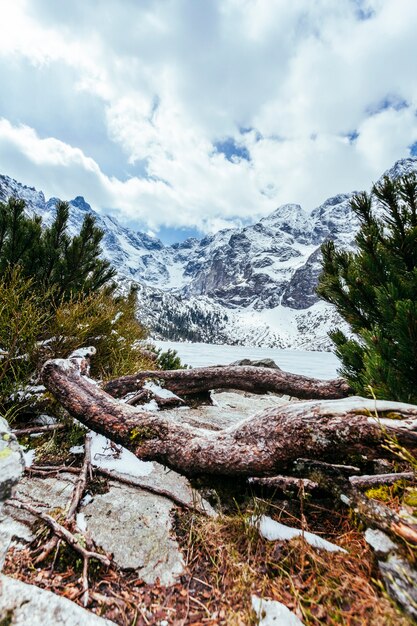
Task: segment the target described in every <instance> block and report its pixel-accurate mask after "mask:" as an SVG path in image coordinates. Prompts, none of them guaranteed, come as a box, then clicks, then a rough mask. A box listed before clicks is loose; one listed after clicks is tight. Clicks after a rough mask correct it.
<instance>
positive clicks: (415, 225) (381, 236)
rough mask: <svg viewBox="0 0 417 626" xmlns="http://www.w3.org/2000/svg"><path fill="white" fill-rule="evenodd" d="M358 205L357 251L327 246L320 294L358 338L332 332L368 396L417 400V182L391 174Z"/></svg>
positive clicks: (346, 369)
mask: <svg viewBox="0 0 417 626" xmlns="http://www.w3.org/2000/svg"><path fill="white" fill-rule="evenodd" d="M351 206H352V209H353V210H354V212H355V213H356V215H357V216H358V218H359V220H360V230H359V232H358V234H357V236H356V248H357V250H356V251H355V252H347V251H344V250H338V249H336V247H335V245H334V242H332V241H328V242H326V243H325V244H323V246H322V255H323V271H322V274H321V276H320V279H319V285H318V289H317V292H318V294H319V295H320V296H321V297H322V298H323V299H324V300H327V302H330V303H331V304H333V305H335V306H336V308H337V310H338V312H339V313H340V315H341V317H342V318H343V319H344V320H345V321H346V322H347V323H348V324H349V325H350V328H351V330H352V333H353V336H352V337H347V336H346V335H345V334H344V333H343V332H341V331H340V330H335V331H333V332H331V333H330V336H331V339H332V341H333V343H334V345H335V351H336V354H337V356H338V357H339V358H340V360H341V362H342V368H341V371H340V373H341V374H342V375H343V376H345V377H346V378H347V380H348V381H349V382H350V384H351V385H352V387H353V388H354V389H355V391H357V392H358V393H360V394H362V395H364V394H365V395H369V394H370V393H375V394H376V396H377V397H379V398H389V399H393V400H402V401H407V402H417V178H416V176H415V175H409V176H405V177H402V178H400V179H396V180H391V179H390V178H388V177H385V178H384V179H383V180H382V182H380V183H379V184H376V185H374V186H373V188H372V191H371V193H370V194H366V193H361V194H358V195H357V196H355V198H354V199H353V200H352V202H351ZM371 389H372V392H371Z"/></svg>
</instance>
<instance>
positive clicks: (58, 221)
mask: <svg viewBox="0 0 417 626" xmlns="http://www.w3.org/2000/svg"><path fill="white" fill-rule="evenodd" d="M24 209H25V203H24V201H23V200H19V199H16V198H10V199H9V200H8V202H7V203H6V204H4V203H0V272H2V273H4V272H5V271H6V270H7V269H12V268H13V267H16V266H19V267H20V268H21V272H22V275H23V276H25V277H27V278H33V279H34V280H35V281H36V283H37V284H38V285H39V286H42V287H43V289H44V290H45V292H48V293H49V294H52V296H53V297H54V298H55V299H56V300H57V301H61V300H62V299H64V300H68V299H70V298H73V297H74V296H76V295H78V294H85V293H89V292H91V291H95V290H98V289H100V288H101V287H103V286H104V285H108V284H109V282H110V281H111V279H112V278H113V277H114V276H115V274H116V272H115V270H114V269H113V268H112V267H111V266H110V263H109V262H108V261H105V260H104V259H101V258H100V253H101V248H100V243H101V240H102V238H103V231H102V230H101V229H100V228H98V227H97V226H96V225H95V219H94V217H93V216H92V215H90V214H87V215H86V216H85V218H84V221H83V224H82V226H81V230H80V232H79V234H78V235H75V236H74V237H70V236H69V234H68V216H69V206H68V203H66V202H61V201H59V202H58V203H57V207H56V215H55V218H54V221H53V222H52V224H51V226H49V227H46V228H42V227H41V223H42V220H41V218H40V217H39V216H35V217H33V218H32V217H28V216H27V215H26V214H25V212H24Z"/></svg>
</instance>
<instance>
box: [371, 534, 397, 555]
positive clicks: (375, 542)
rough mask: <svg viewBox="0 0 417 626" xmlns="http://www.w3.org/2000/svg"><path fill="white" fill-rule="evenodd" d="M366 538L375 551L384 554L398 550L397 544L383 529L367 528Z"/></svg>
mask: <svg viewBox="0 0 417 626" xmlns="http://www.w3.org/2000/svg"><path fill="white" fill-rule="evenodd" d="M365 540H366V542H367V543H369V545H370V546H371V548H373V549H374V550H375V552H376V553H377V554H378V555H379V556H382V555H384V554H389V553H390V552H392V551H393V550H397V546H396V545H395V543H394V542H393V541H391V539H390V538H389V537H388V535H386V534H385V533H384V532H382V530H378V529H376V528H367V529H366V531H365Z"/></svg>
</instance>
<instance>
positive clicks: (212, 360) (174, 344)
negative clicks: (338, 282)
mask: <svg viewBox="0 0 417 626" xmlns="http://www.w3.org/2000/svg"><path fill="white" fill-rule="evenodd" d="M155 344H156V345H157V346H158V348H162V349H163V350H168V348H173V349H174V350H176V351H177V352H178V355H179V356H180V358H181V361H182V362H183V363H187V365H192V366H193V367H202V366H205V365H227V364H229V363H232V362H233V361H237V360H238V359H265V358H270V359H274V361H275V363H276V364H277V365H278V366H279V367H280V368H281V369H283V370H285V371H287V372H293V373H294V374H303V375H304V376H312V377H314V378H323V379H325V378H335V377H336V376H337V368H338V367H339V360H338V359H337V357H336V356H335V355H334V354H333V353H332V352H308V351H306V350H280V349H279V348H253V347H248V346H226V345H214V344H208V343H182V342H179V341H155Z"/></svg>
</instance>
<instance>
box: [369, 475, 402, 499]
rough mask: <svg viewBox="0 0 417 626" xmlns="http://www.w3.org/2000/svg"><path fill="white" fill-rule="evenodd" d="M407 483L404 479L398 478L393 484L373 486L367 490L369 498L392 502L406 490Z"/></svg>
mask: <svg viewBox="0 0 417 626" xmlns="http://www.w3.org/2000/svg"><path fill="white" fill-rule="evenodd" d="M404 487H405V483H404V481H403V480H397V481H396V482H395V483H394V484H392V485H381V486H380V487H372V488H371V489H368V490H367V491H365V494H366V496H367V497H368V498H372V499H373V500H380V501H381V502H390V501H391V500H393V498H395V497H397V496H401V495H402V494H403V492H404Z"/></svg>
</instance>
